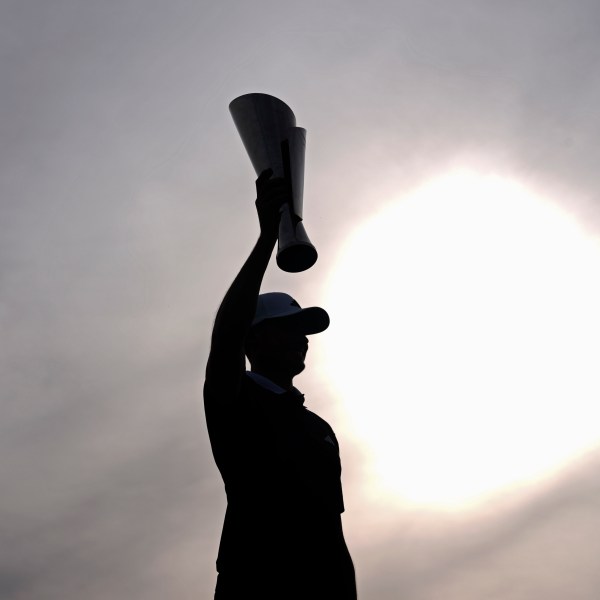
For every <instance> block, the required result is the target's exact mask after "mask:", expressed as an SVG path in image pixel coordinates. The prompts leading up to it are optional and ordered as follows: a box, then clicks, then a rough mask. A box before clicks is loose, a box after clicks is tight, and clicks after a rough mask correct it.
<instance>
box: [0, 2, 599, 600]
mask: <svg viewBox="0 0 600 600" xmlns="http://www.w3.org/2000/svg"><path fill="white" fill-rule="evenodd" d="M599 30H600V7H599V5H598V3H597V2H595V1H592V0H589V1H588V0H573V1H569V2H567V1H563V0H561V1H558V0H522V1H519V2H515V1H509V0H507V1H505V2H502V3H500V2H492V1H490V0H479V1H475V0H446V1H442V0H421V1H419V2H409V1H405V0H394V2H391V1H385V0H374V1H372V2H370V3H368V4H367V3H365V2H356V1H354V0H348V1H345V2H342V1H330V0H320V1H319V2H316V1H314V0H305V1H304V2H302V3H294V4H292V3H291V2H286V1H278V2H275V1H271V0H269V1H267V0H256V1H255V2H239V1H238V2H233V1H230V0H222V1H221V2H218V3H217V2H211V3H208V2H202V1H198V0H196V1H192V0H169V2H165V1H163V0H161V1H159V0H146V1H142V0H121V1H119V2H114V1H112V0H111V1H107V2H102V3H100V2H92V1H91V0H52V1H42V0H26V1H23V0H19V1H17V0H12V1H11V0H4V1H3V2H2V3H1V5H0V34H1V35H0V40H1V41H0V69H1V71H0V75H1V81H2V102H1V103H0V128H1V137H0V156H1V161H0V189H1V200H0V211H1V218H0V247H1V249H2V251H1V252H0V330H1V332H2V338H1V339H2V343H1V344H0V379H1V381H2V386H1V397H0V410H1V415H2V416H1V419H0V430H1V435H0V480H1V481H2V484H3V491H2V495H1V497H0V528H1V539H2V543H1V544H0V597H2V598H3V599H4V598H6V600H59V599H60V600H75V599H80V598H85V599H86V600H104V599H106V598H117V599H118V598H127V599H128V600H137V599H140V600H141V599H142V598H143V599H144V600H158V599H164V598H171V599H180V600H192V599H194V600H203V599H209V598H212V593H213V589H214V584H215V579H216V572H215V564H214V562H215V558H216V553H217V547H218V541H219V535H220V528H221V523H222V518H223V514H224V510H225V495H224V490H223V485H222V482H221V480H220V477H219V473H218V471H217V469H216V466H215V465H214V462H213V459H212V455H211V452H210V446H209V442H208V435H207V431H206V424H205V421H204V415H203V412H202V393H201V391H202V382H203V374H204V366H205V362H206V358H207V353H208V343H209V337H210V331H211V327H212V322H213V318H214V315H215V313H216V310H217V308H218V305H219V302H220V300H221V298H222V297H223V295H224V293H225V291H226V289H227V287H228V285H229V283H230V282H231V280H232V279H233V277H234V276H235V274H236V273H237V271H238V269H239V268H240V266H241V264H242V263H243V260H244V259H245V257H246V256H247V254H248V252H249V251H250V249H251V247H252V244H253V243H254V241H255V239H256V237H257V234H258V224H257V220H256V216H255V209H254V198H255V188H254V179H255V177H256V175H255V173H254V172H253V170H252V168H251V164H250V161H249V159H248V157H247V155H246V154H245V151H244V148H243V145H242V143H241V140H240V138H239V136H238V134H237V132H236V130H235V127H234V125H233V121H232V119H231V116H230V114H229V112H228V104H229V102H231V100H233V99H234V98H236V97H237V96H239V95H241V94H245V93H249V92H262V93H268V94H272V95H274V96H277V97H278V98H281V99H282V100H284V101H285V102H286V103H288V104H289V105H290V106H291V107H292V109H293V110H294V112H295V114H296V117H297V122H298V125H299V126H301V127H304V128H306V130H307V155H306V173H305V186H304V221H305V225H306V229H307V232H308V234H309V237H310V238H311V240H312V241H313V243H314V244H315V246H316V247H317V250H318V252H319V260H318V261H317V263H316V265H315V266H314V267H312V268H311V269H310V270H308V271H306V272H304V273H299V274H288V273H283V272H282V271H280V270H278V269H277V267H276V266H275V264H274V262H273V263H272V264H271V266H270V267H269V271H268V273H267V275H266V278H265V281H264V285H263V289H264V290H265V291H276V290H277V291H286V292H288V293H291V294H292V295H294V296H295V297H296V298H297V299H298V301H299V302H300V304H302V305H304V306H310V305H322V306H324V307H325V308H326V309H327V310H328V311H329V312H330V315H331V319H332V325H331V327H330V329H329V330H328V331H327V332H324V333H323V334H321V335H319V336H315V337H314V338H312V339H311V349H310V352H309V357H308V360H307V369H306V372H305V373H303V374H302V375H301V376H300V377H298V379H297V381H296V384H297V386H298V387H299V388H300V389H302V391H303V392H305V394H306V398H307V406H308V407H309V408H311V410H314V411H315V412H317V413H318V414H320V415H321V416H323V417H324V418H326V419H327V420H328V422H330V423H331V425H332V426H333V427H334V429H335V431H336V435H337V437H338V439H339V441H340V444H341V455H342V465H343V469H344V471H343V484H344V495H345V504H346V512H345V513H344V516H343V520H344V530H345V533H346V538H347V541H348V545H349V548H350V551H351V554H352V556H353V559H354V562H355V566H356V571H357V581H358V589H359V597H360V598H362V599H370V600H371V599H372V600H400V599H406V600H436V599H438V598H439V599H442V598H443V599H444V600H459V599H460V600H482V599H484V598H485V599H486V600H531V599H532V598H545V600H559V599H560V600H562V599H563V598H565V597H568V598H570V599H572V600H595V599H596V598H597V590H598V589H599V588H600V576H599V574H598V573H599V570H598V568H597V560H596V557H597V556H598V555H599V554H600V542H599V541H598V540H600V535H599V534H600V513H599V512H598V510H597V506H598V503H599V502H600V475H599V473H600V469H599V468H598V467H600V428H599V427H598V425H597V424H598V422H600V421H599V420H598V418H597V416H598V415H597V409H596V400H597V398H598V394H599V393H600V381H599V378H598V374H597V364H598V356H600V347H599V345H600V344H599V342H598V340H600V317H599V316H598V314H597V312H598V311H597V308H596V307H597V306H598V305H599V304H598V302H600V290H599V287H598V283H597V282H596V279H597V273H598V268H599V267H600V198H599V197H598V189H600V186H599V185H598V184H599V183H600V181H599V179H600V175H599V174H598V169H597V165H598V164H599V162H600V161H599V158H600V156H599V150H598V145H597V140H598V134H599V133H600V115H599V113H598V110H597V107H598V106H599V105H600V74H599V71H598V69H597V65H598V61H599V59H600V41H599V40H600V35H599V33H600V31H599Z"/></svg>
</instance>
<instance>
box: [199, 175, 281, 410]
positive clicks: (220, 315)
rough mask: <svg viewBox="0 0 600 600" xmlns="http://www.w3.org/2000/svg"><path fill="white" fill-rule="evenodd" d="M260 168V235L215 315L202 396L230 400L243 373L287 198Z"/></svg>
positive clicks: (258, 196)
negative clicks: (247, 342) (248, 340)
mask: <svg viewBox="0 0 600 600" xmlns="http://www.w3.org/2000/svg"><path fill="white" fill-rule="evenodd" d="M271 175H272V171H271V170H270V169H268V170H267V171H263V172H262V173H261V174H260V176H259V177H258V179H257V180H256V191H257V198H256V210H257V212H258V220H259V224H260V235H259V237H258V241H257V242H256V245H255V246H254V248H253V249H252V252H251V253H250V256H248V258H247V259H246V262H245V263H244V265H243V266H242V268H241V270H240V272H239V273H238V275H237V276H236V278H235V279H234V281H233V283H232V284H231V286H230V288H229V290H228V291H227V293H226V294H225V297H224V298H223V301H222V302H221V306H220V307H219V310H218V312H217V316H216V318H215V324H214V327H213V332H212V339H211V347H210V354H209V357H208V363H207V366H206V381H205V399H207V398H208V397H213V398H214V397H217V396H218V397H219V398H221V399H223V400H225V401H226V400H227V399H232V398H234V397H235V396H236V395H237V392H238V390H239V385H240V381H241V377H242V375H243V373H244V369H245V362H244V341H245V339H246V335H247V333H248V330H249V328H250V325H251V323H252V319H253V318H254V313H255V311H256V302H257V298H258V294H259V291H260V286H261V283H262V280H263V277H264V274H265V271H266V269H267V266H268V264H269V260H270V258H271V254H272V253H273V248H274V246H275V242H276V241H277V233H278V227H279V209H280V207H281V205H282V204H283V203H284V202H286V201H287V200H288V191H287V190H288V188H287V186H286V184H285V182H284V180H282V179H278V178H275V179H271Z"/></svg>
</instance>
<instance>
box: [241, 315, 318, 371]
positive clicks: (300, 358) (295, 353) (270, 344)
mask: <svg viewBox="0 0 600 600" xmlns="http://www.w3.org/2000/svg"><path fill="white" fill-rule="evenodd" d="M247 351H248V358H249V359H250V363H251V364H252V366H253V368H255V367H259V368H261V369H263V370H265V371H270V372H278V373H282V374H285V375H290V376H292V377H293V376H294V375H298V373H301V372H302V371H303V370H304V367H305V364H304V361H305V359H306V353H307V351H308V338H307V337H306V335H305V334H304V333H302V332H301V331H299V330H298V329H297V328H294V327H293V324H292V323H291V322H289V321H286V320H285V319H283V318H281V319H271V320H269V321H264V322H263V323H261V324H260V325H259V326H257V327H255V328H254V329H253V330H252V331H251V334H250V336H249V340H248V343H247Z"/></svg>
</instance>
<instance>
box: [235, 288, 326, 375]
mask: <svg viewBox="0 0 600 600" xmlns="http://www.w3.org/2000/svg"><path fill="white" fill-rule="evenodd" d="M328 326H329V315H328V314H327V313H326V312H325V311H324V310H323V309H322V308H318V307H311V308H301V307H300V305H299V304H298V303H297V302H296V301H295V300H294V299H293V298H292V297H291V296H288V295H287V294H283V293H280V292H273V293H269V294H261V295H260V296H259V297H258V303H257V308H256V315H255V318H254V321H253V323H252V327H251V328H250V331H249V332H248V335H247V337H246V355H247V357H248V360H249V361H250V365H251V367H252V370H253V371H256V372H258V373H262V374H264V375H266V376H267V377H270V378H271V379H273V380H274V381H275V380H276V378H277V379H279V380H283V381H288V380H289V381H290V382H291V379H292V378H293V377H294V376H296V375H298V374H299V373H301V372H302V371H303V370H304V366H305V364H304V361H305V358H306V353H307V351H308V337H307V336H308V335H311V334H314V333H319V332H321V331H323V330H325V329H326V328H327V327H328Z"/></svg>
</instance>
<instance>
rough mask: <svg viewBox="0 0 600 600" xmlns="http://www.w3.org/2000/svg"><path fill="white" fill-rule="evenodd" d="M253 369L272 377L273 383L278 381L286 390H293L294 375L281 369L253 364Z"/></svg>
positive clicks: (255, 371) (268, 377)
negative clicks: (282, 371)
mask: <svg viewBox="0 0 600 600" xmlns="http://www.w3.org/2000/svg"><path fill="white" fill-rule="evenodd" d="M251 367H252V371H254V373H258V374H259V375H262V376H263V377H266V378H267V379H270V380H271V381H272V382H273V383H276V384H277V385H278V386H279V387H282V388H283V389H284V390H291V389H292V388H293V387H294V386H293V385H292V380H293V376H292V375H288V374H286V373H281V372H280V371H273V370H271V369H266V368H264V367H260V366H257V365H251Z"/></svg>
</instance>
